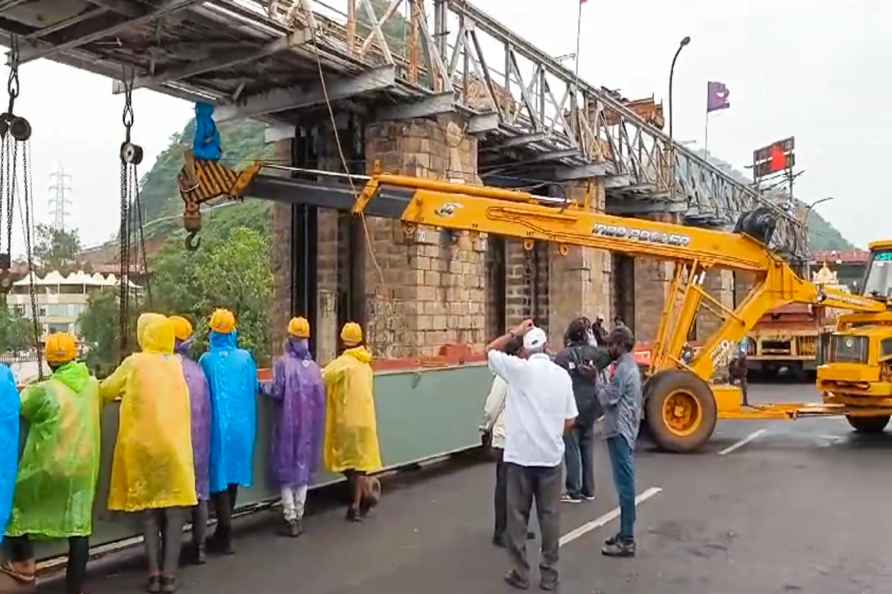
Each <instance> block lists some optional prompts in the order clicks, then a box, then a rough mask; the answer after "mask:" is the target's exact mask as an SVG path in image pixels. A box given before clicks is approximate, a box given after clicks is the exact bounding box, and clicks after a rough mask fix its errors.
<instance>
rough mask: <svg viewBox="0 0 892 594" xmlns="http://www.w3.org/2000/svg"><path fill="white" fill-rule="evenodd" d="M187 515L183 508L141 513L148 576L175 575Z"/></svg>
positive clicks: (185, 509)
mask: <svg viewBox="0 0 892 594" xmlns="http://www.w3.org/2000/svg"><path fill="white" fill-rule="evenodd" d="M187 513H188V510H187V508H184V507H165V508H162V509H147V510H145V511H144V512H143V528H144V533H143V538H144V540H145V545H146V559H147V561H148V565H149V575H158V574H159V573H160V574H163V575H166V576H175V575H176V574H177V566H178V565H179V564H180V547H181V546H182V543H183V525H184V524H185V523H186V514H187Z"/></svg>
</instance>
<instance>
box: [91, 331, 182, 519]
mask: <svg viewBox="0 0 892 594" xmlns="http://www.w3.org/2000/svg"><path fill="white" fill-rule="evenodd" d="M137 338H138V339H139V344H140V346H141V347H142V349H143V351H142V352H141V353H135V354H133V355H130V356H129V357H127V358H126V359H125V360H124V362H123V363H121V365H120V366H119V367H118V368H117V369H116V370H115V372H114V373H113V374H112V375H110V376H109V377H108V378H107V379H105V381H103V382H102V384H101V386H100V393H101V395H102V397H103V398H105V399H109V400H111V399H114V398H117V397H118V396H121V397H122V398H121V412H120V421H119V424H118V440H117V443H116V444H115V457H114V462H113V464H112V476H111V487H110V489H109V496H108V508H109V509H111V510H120V511H140V510H143V509H157V508H166V507H184V506H192V505H195V504H196V503H197V500H196V497H195V469H194V466H193V458H192V437H191V423H190V419H191V414H190V404H189V388H188V387H187V386H186V381H185V380H184V379H183V366H182V365H181V364H180V359H179V357H177V356H176V355H174V354H173V346H174V335H173V324H171V323H170V321H169V320H168V319H167V318H166V317H164V316H162V315H158V314H143V315H141V316H140V317H139V320H138V321H137Z"/></svg>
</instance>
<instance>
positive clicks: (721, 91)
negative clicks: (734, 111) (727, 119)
mask: <svg viewBox="0 0 892 594" xmlns="http://www.w3.org/2000/svg"><path fill="white" fill-rule="evenodd" d="M730 94H731V91H729V90H728V87H726V86H725V83H720V82H715V81H709V82H708V83H706V113H709V112H710V111H716V110H718V109H728V108H729V107H731V103H729V102H728V96H729V95H730Z"/></svg>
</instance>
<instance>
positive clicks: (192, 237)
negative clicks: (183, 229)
mask: <svg viewBox="0 0 892 594" xmlns="http://www.w3.org/2000/svg"><path fill="white" fill-rule="evenodd" d="M197 235H198V231H190V232H189V233H188V234H187V235H186V242H185V243H186V249H187V250H189V251H190V252H194V251H195V250H197V249H198V248H199V247H201V238H200V237H197Z"/></svg>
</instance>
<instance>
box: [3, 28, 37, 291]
mask: <svg viewBox="0 0 892 594" xmlns="http://www.w3.org/2000/svg"><path fill="white" fill-rule="evenodd" d="M6 90H7V93H8V94H9V106H8V109H7V111H6V112H5V113H3V114H0V275H2V274H3V273H7V272H8V271H9V269H10V267H11V266H12V218H13V215H14V210H15V191H16V187H17V184H16V175H17V172H18V171H17V170H18V167H17V165H18V163H17V154H18V147H19V144H20V143H24V142H26V141H27V140H28V139H29V138H31V124H29V123H28V120H26V119H25V118H23V117H19V116H16V115H14V114H13V109H14V108H15V100H16V98H18V96H19V90H20V87H19V42H18V39H17V38H16V37H15V36H13V37H12V38H11V40H10V50H9V80H8V81H7V86H6ZM4 216H5V217H6V219H5V220H4V218H3V217H4ZM3 223H5V226H4V224H3ZM4 231H5V232H6V237H5V238H4V237H3V232H4ZM4 239H5V241H4Z"/></svg>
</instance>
